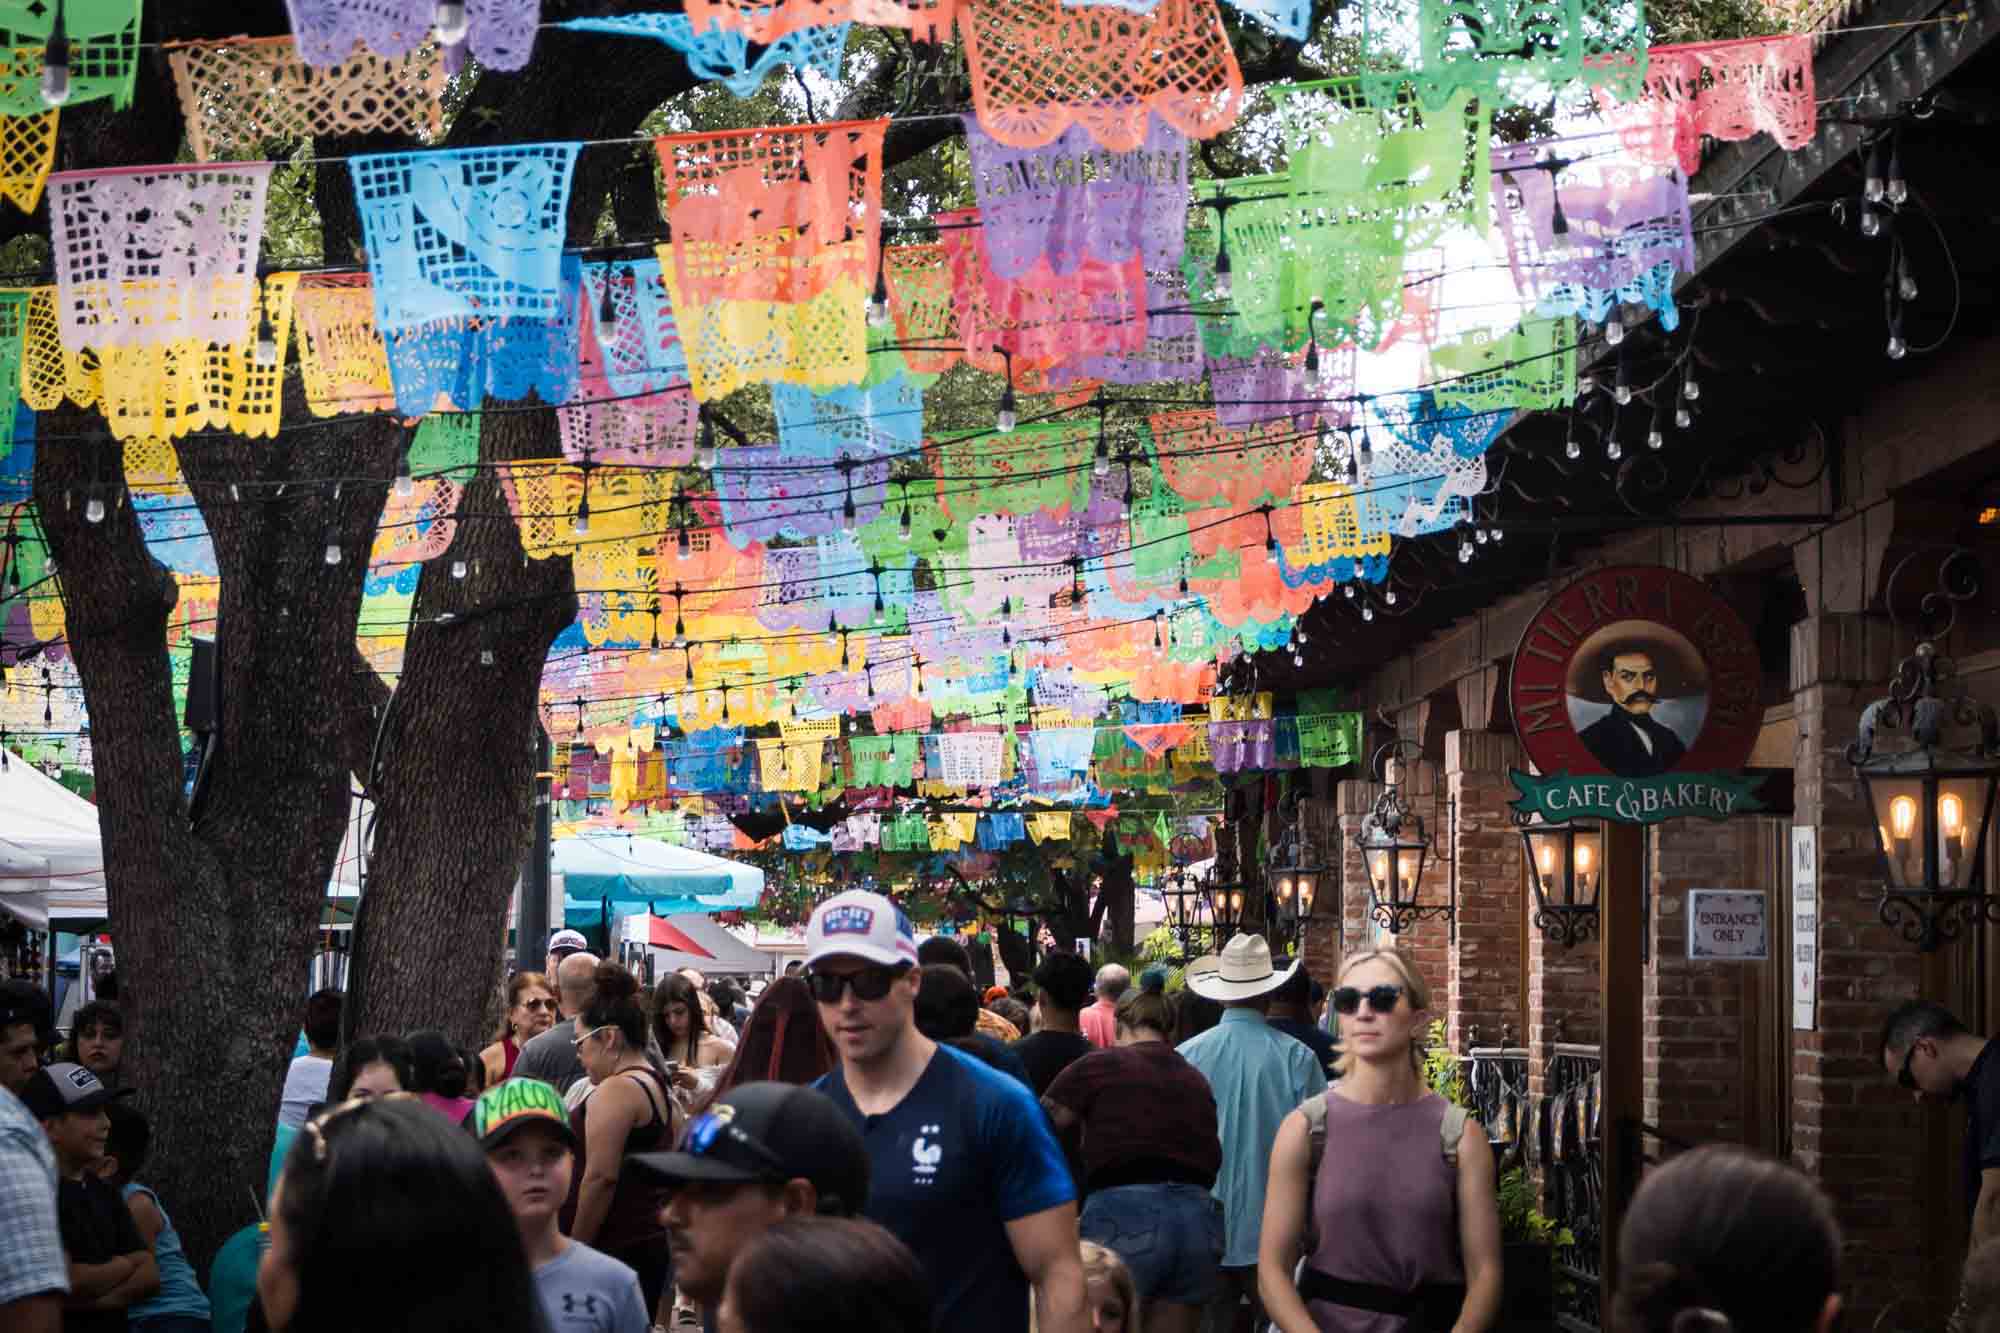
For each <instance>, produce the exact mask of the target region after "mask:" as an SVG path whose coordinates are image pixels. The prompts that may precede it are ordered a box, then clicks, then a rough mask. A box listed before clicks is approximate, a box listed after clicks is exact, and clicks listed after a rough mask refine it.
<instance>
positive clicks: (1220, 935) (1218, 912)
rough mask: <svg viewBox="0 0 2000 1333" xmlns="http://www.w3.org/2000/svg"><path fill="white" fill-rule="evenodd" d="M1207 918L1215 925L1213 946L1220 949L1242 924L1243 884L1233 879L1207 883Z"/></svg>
mask: <svg viewBox="0 0 2000 1333" xmlns="http://www.w3.org/2000/svg"><path fill="white" fill-rule="evenodd" d="M1207 887H1208V919H1209V921H1210V922H1211V923H1212V924H1213V925H1214V926H1215V947H1216V948H1217V949H1221V948H1222V946H1223V945H1224V944H1227V943H1228V942H1229V937H1230V936H1232V935H1234V934H1235V933H1236V928H1237V927H1238V926H1240V925H1241V924H1243V886H1242V884H1240V883H1238V882H1237V881H1235V880H1229V881H1226V882H1224V883H1220V884H1218V883H1215V882H1213V881H1211V882H1210V883H1209V884H1208V886H1207Z"/></svg>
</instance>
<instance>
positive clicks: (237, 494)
mask: <svg viewBox="0 0 2000 1333" xmlns="http://www.w3.org/2000/svg"><path fill="white" fill-rule="evenodd" d="M229 500H230V503H231V504H241V503H242V502H243V492H242V491H241V490H239V489H237V486H236V483H235V482H233V481H232V482H230V483H229Z"/></svg>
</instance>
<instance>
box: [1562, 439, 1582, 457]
mask: <svg viewBox="0 0 2000 1333" xmlns="http://www.w3.org/2000/svg"><path fill="white" fill-rule="evenodd" d="M1563 457H1565V458H1570V459H1577V458H1582V457H1583V446H1582V445H1580V444H1578V443H1577V442H1576V437H1575V436H1574V435H1572V436H1570V437H1569V438H1568V439H1567V440H1564V441H1563Z"/></svg>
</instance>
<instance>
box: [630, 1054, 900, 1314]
mask: <svg viewBox="0 0 2000 1333" xmlns="http://www.w3.org/2000/svg"><path fill="white" fill-rule="evenodd" d="M631 1161H632V1163H633V1165H634V1166H636V1167H637V1168H638V1169H639V1170H642V1171H646V1172H649V1173H651V1174H653V1175H656V1176H660V1177H663V1178H664V1179H666V1180H667V1181H668V1182H669V1183H670V1184H671V1185H673V1186H674V1194H673V1198H672V1199H671V1200H670V1201H669V1202H668V1204H667V1206H666V1208H665V1210H664V1211H662V1212H661V1214H660V1220H661V1221H662V1222H664V1223H665V1224H666V1226H667V1229H668V1233H669V1236H670V1238H671V1243H672V1245H673V1251H674V1282H675V1284H676V1285H677V1286H679V1287H680V1289H681V1290H682V1291H683V1292H686V1293H687V1295H688V1296H689V1298H691V1299H692V1300H694V1301H695V1302H697V1303H698V1304H700V1306H701V1307H702V1310H703V1312H704V1313H703V1316H702V1327H703V1328H705V1329H708V1330H710V1333H713V1330H714V1328H715V1312H716V1307H717V1306H718V1305H720V1304H721V1302H722V1288H723V1285H724V1282H725V1280H726V1279H727V1278H728V1276H729V1266H730V1265H731V1264H732V1263H734V1262H735V1261H736V1256H737V1255H738V1254H740V1253H742V1252H743V1250H745V1249H746V1248H748V1247H749V1244H750V1242H751V1241H753V1240H755V1239H756V1238H757V1237H758V1236H761V1235H762V1234H764V1232H765V1231H766V1230H768V1229H769V1228H770V1227H771V1226H773V1225H774V1224H776V1223H778V1222H782V1221H784V1220H785V1219H786V1218H788V1217H812V1216H820V1217H854V1216H857V1215H858V1214H859V1213H860V1212H861V1210H862V1208H863V1206H864V1205H866V1204H867V1202H868V1149H867V1147H866V1146H865V1145H864V1144H863V1143H862V1141H861V1135H860V1133H859V1131H857V1130H856V1129H855V1128H854V1126H853V1125H852V1124H851V1123H849V1121H848V1120H847V1118H846V1117H845V1116H843V1115H842V1114H841V1113H840V1112H839V1110H837V1109H836V1108H835V1107H834V1105H833V1103H832V1102H830V1101H828V1100H827V1099H826V1098H825V1097H823V1096H821V1095H820V1094H819V1093H817V1092H814V1091H813V1090H812V1089H810V1088H801V1087H795V1086H793V1085H792V1084H789V1083H745V1084H741V1085H739V1086H737V1087H735V1088H732V1089H731V1090H730V1091H728V1092H726V1093H724V1094H723V1095H722V1097H721V1098H720V1099H718V1100H717V1102H716V1103H715V1105H714V1106H713V1107H711V1108H710V1109H709V1110H708V1111H707V1112H706V1113H705V1114H703V1115H699V1116H696V1117H695V1119H694V1120H693V1122H691V1123H690V1124H689V1125H688V1127H687V1131H686V1133H684V1134H682V1135H681V1142H680V1147H679V1149H678V1150H676V1151H674V1152H663V1153H639V1154H636V1155H634V1156H633V1157H632V1159H631Z"/></svg>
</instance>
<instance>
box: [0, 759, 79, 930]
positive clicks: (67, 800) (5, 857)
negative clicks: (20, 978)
mask: <svg viewBox="0 0 2000 1333" xmlns="http://www.w3.org/2000/svg"><path fill="white" fill-rule="evenodd" d="M0 911H6V912H8V913H11V914H12V915H14V916H16V917H19V918H20V919H21V920H22V921H24V922H26V923H27V924H28V925H30V926H32V927H34V928H35V929H36V930H47V929H49V924H50V921H51V919H52V918H53V919H54V920H55V921H56V923H57V926H58V928H66V927H63V926H62V922H64V921H66V920H67V921H74V922H75V923H77V925H76V928H78V929H81V928H82V926H83V923H85V922H91V921H102V920H103V919H104V848H103V843H102V841H101V839H100V838H99V836H98V831H97V807H96V806H94V805H92V804H91V803H90V802H89V801H86V800H84V799H83V798H82V797H81V796H78V795H77V794H76V793H75V792H73V791H71V790H70V789H69V788H67V787H65V786H63V785H62V784H61V783H60V782H57V781H56V780H55V779H54V778H51V777H49V776H48V775H47V774H45V773H43V772H42V771H41V770H40V769H39V768H36V767H35V766H34V765H33V764H31V763H29V762H28V761H27V760H25V759H23V758H21V757H20V756H19V755H17V754H13V753H11V752H9V753H8V754H7V755H6V765H5V767H0Z"/></svg>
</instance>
